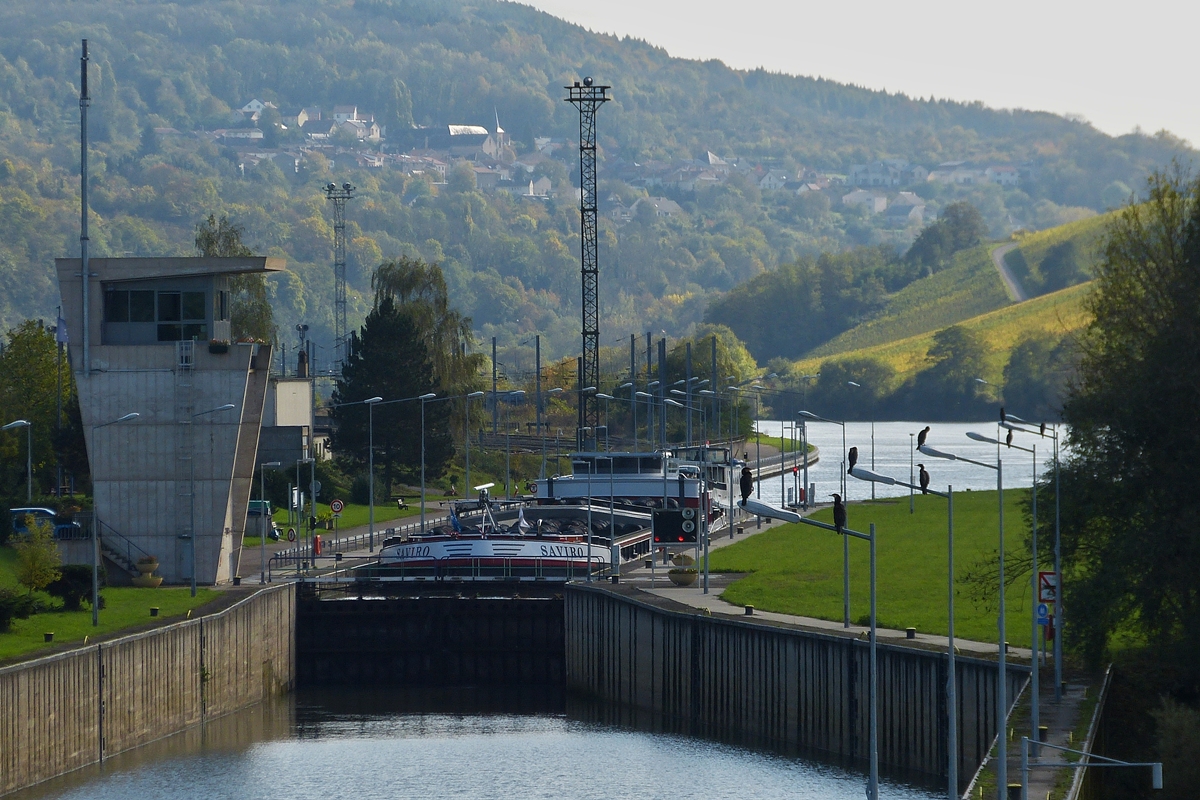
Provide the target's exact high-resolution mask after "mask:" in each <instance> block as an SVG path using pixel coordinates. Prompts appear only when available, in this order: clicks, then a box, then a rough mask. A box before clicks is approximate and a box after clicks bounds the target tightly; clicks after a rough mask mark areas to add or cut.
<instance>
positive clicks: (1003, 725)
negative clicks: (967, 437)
mask: <svg viewBox="0 0 1200 800" xmlns="http://www.w3.org/2000/svg"><path fill="white" fill-rule="evenodd" d="M917 450H919V451H920V452H922V453H924V454H925V455H927V456H932V457H933V458H945V459H947V460H949V461H962V462H964V463H967V464H974V465H975V466H977V467H986V468H987V469H990V470H995V472H996V493H997V494H998V495H999V500H1000V549H999V553H1000V619H999V624H998V627H999V633H1000V646H999V647H998V648H997V650H998V651H999V652H998V657H997V662H998V668H999V672H1000V676H999V680H998V681H997V683H996V706H997V710H996V711H997V713H996V727H997V739H996V742H997V747H998V748H999V757H998V758H997V759H996V787H997V795H996V796H997V797H998V798H999V799H1000V800H1004V796H1005V794H1004V793H1005V792H1006V791H1008V788H1007V787H1008V759H1007V757H1006V752H1007V750H1006V747H1007V743H1008V737H1007V733H1008V685H1007V684H1006V683H1005V681H1007V680H1008V676H1007V674H1006V673H1007V665H1006V662H1007V660H1008V658H1007V657H1008V654H1007V653H1006V652H1005V651H1006V650H1007V644H1006V638H1007V636H1008V630H1007V628H1006V626H1005V621H1004V611H1005V603H1004V461H1003V460H1002V459H1000V458H999V457H997V458H996V463H995V464H988V463H987V462H984V461H975V460H974V459H970V458H963V457H962V456H958V455H955V454H954V453H946V452H943V451H941V450H935V449H933V448H932V447H930V446H929V445H927V444H923V445H920V446H919V447H917ZM997 455H998V454H997Z"/></svg>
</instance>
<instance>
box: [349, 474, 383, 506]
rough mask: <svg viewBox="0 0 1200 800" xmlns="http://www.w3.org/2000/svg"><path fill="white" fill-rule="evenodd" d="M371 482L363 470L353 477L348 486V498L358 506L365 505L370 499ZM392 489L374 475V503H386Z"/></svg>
mask: <svg viewBox="0 0 1200 800" xmlns="http://www.w3.org/2000/svg"><path fill="white" fill-rule="evenodd" d="M370 491H371V483H370V479H369V478H368V477H367V473H365V472H363V473H360V474H358V475H356V476H355V477H354V484H353V485H352V486H351V487H350V500H351V501H352V502H354V503H356V504H358V505H360V506H365V505H366V504H367V503H369V502H370V500H371V494H370ZM391 495H392V490H391V488H390V487H389V486H388V485H387V483H386V482H385V481H384V480H383V478H381V477H379V476H378V475H376V476H375V505H379V504H381V503H386V502H388V500H389V499H390V498H391Z"/></svg>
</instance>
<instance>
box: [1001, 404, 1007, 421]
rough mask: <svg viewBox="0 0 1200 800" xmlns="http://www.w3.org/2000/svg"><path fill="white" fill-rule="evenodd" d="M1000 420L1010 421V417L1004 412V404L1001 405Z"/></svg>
mask: <svg viewBox="0 0 1200 800" xmlns="http://www.w3.org/2000/svg"><path fill="white" fill-rule="evenodd" d="M1000 421H1001V422H1008V417H1007V416H1006V415H1005V413H1004V406H1000Z"/></svg>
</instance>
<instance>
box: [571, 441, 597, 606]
mask: <svg viewBox="0 0 1200 800" xmlns="http://www.w3.org/2000/svg"><path fill="white" fill-rule="evenodd" d="M571 466H572V467H587V471H588V479H587V578H586V581H587V582H588V583H591V582H592V467H593V466H594V464H593V462H592V461H572V462H571Z"/></svg>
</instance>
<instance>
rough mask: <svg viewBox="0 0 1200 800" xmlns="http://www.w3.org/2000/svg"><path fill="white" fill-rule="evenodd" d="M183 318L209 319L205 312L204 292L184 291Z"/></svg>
mask: <svg viewBox="0 0 1200 800" xmlns="http://www.w3.org/2000/svg"><path fill="white" fill-rule="evenodd" d="M183 318H184V319H208V315H207V314H205V313H204V292H184V293H183Z"/></svg>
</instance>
